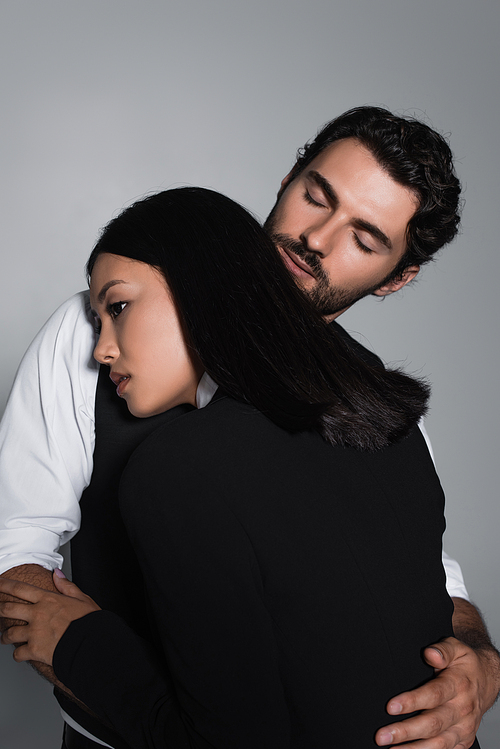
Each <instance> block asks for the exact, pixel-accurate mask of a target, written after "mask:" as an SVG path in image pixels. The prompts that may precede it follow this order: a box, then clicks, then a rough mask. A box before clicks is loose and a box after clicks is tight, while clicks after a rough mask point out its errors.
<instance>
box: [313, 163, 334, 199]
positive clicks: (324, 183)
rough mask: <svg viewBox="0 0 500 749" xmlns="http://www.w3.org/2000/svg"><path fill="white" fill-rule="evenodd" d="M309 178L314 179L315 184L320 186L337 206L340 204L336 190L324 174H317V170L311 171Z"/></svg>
mask: <svg viewBox="0 0 500 749" xmlns="http://www.w3.org/2000/svg"><path fill="white" fill-rule="evenodd" d="M307 176H308V178H309V179H312V180H313V182H316V184H317V185H319V187H321V189H322V190H323V192H324V193H325V194H326V195H327V196H328V197H329V198H330V200H331V201H332V203H335V204H337V203H338V200H339V199H338V198H337V195H336V193H335V190H334V189H333V187H332V186H331V184H330V183H329V182H328V180H327V179H326V178H325V177H323V175H322V174H320V173H319V172H317V171H316V170H315V169H311V170H310V171H309V172H308V173H307Z"/></svg>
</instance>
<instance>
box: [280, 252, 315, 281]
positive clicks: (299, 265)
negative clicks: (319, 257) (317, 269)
mask: <svg viewBox="0 0 500 749" xmlns="http://www.w3.org/2000/svg"><path fill="white" fill-rule="evenodd" d="M278 250H279V252H280V254H281V257H282V258H283V261H284V263H285V265H286V267H287V268H288V270H290V271H291V272H292V273H293V274H294V275H295V276H297V277H298V278H307V277H309V278H315V276H314V273H313V272H312V270H311V268H310V267H309V266H308V265H307V263H306V262H304V260H301V259H300V258H299V256H298V255H296V254H295V253H294V252H290V251H289V250H285V249H283V247H278Z"/></svg>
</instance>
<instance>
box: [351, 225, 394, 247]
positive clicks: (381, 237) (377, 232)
mask: <svg viewBox="0 0 500 749" xmlns="http://www.w3.org/2000/svg"><path fill="white" fill-rule="evenodd" d="M353 223H354V224H356V225H357V226H359V228H360V229H364V231H367V232H368V233H369V234H372V235H373V236H374V237H375V239H378V241H379V242H381V243H382V244H383V245H384V246H385V247H387V249H388V250H392V242H391V240H390V239H389V237H388V236H387V235H386V234H384V232H383V231H382V230H381V229H379V228H378V227H377V226H375V225H374V224H370V222H369V221H365V220H364V219H362V218H354V219H353Z"/></svg>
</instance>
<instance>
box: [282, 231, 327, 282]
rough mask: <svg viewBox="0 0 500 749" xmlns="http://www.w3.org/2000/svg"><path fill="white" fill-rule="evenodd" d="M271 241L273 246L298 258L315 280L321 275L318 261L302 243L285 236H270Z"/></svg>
mask: <svg viewBox="0 0 500 749" xmlns="http://www.w3.org/2000/svg"><path fill="white" fill-rule="evenodd" d="M271 239H272V240H273V242H274V244H275V245H279V246H280V247H282V248H283V249H284V250H288V251H289V252H293V253H295V255H297V256H298V257H300V259H301V260H303V261H304V262H305V263H306V264H307V265H308V266H309V267H310V269H311V270H312V272H313V274H314V275H315V276H316V278H318V277H319V276H322V275H323V268H322V266H321V262H320V259H319V258H318V256H317V255H316V253H315V252H311V251H310V250H308V249H307V248H306V247H304V244H303V243H302V242H300V241H297V240H295V239H292V238H291V237H289V236H288V235H287V234H272V235H271Z"/></svg>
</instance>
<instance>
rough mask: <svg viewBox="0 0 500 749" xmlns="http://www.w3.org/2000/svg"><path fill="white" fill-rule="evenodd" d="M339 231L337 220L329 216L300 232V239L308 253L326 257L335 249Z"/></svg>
mask: <svg viewBox="0 0 500 749" xmlns="http://www.w3.org/2000/svg"><path fill="white" fill-rule="evenodd" d="M339 231H340V221H339V219H338V218H336V217H335V216H331V215H330V216H328V217H327V218H325V219H322V220H320V221H317V222H315V223H314V224H312V225H311V226H309V227H308V228H307V229H306V230H305V231H303V232H302V234H301V235H300V239H301V241H302V242H303V244H304V246H305V247H306V248H307V249H308V250H309V251H310V252H315V253H316V254H317V255H319V256H320V257H326V256H327V255H329V254H330V253H331V252H332V251H333V250H334V249H335V244H336V242H337V241H338V237H339Z"/></svg>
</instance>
